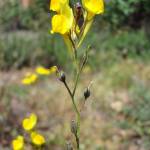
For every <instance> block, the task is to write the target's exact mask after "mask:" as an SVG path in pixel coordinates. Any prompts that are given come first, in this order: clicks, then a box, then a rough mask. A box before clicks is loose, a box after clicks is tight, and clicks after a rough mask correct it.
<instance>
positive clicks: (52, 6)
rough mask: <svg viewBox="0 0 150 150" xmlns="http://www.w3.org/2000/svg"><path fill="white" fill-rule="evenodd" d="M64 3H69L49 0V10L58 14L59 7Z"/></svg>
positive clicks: (66, 0)
mask: <svg viewBox="0 0 150 150" xmlns="http://www.w3.org/2000/svg"><path fill="white" fill-rule="evenodd" d="M65 3H69V1H68V0H51V2H50V10H53V11H56V12H59V11H60V9H61V6H62V5H64V4H65Z"/></svg>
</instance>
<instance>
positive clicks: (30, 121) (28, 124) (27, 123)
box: [22, 114, 37, 131]
mask: <svg viewBox="0 0 150 150" xmlns="http://www.w3.org/2000/svg"><path fill="white" fill-rule="evenodd" d="M36 123H37V116H36V115H35V114H31V115H30V116H29V117H28V118H25V119H24V120H23V121H22V126H23V128H24V129H25V130H26V131H30V130H32V129H33V128H34V127H35V125H36Z"/></svg>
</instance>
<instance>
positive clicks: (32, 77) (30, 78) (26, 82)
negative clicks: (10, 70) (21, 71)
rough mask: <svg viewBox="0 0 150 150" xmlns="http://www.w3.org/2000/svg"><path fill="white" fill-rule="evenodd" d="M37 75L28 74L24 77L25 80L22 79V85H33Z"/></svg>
mask: <svg viewBox="0 0 150 150" xmlns="http://www.w3.org/2000/svg"><path fill="white" fill-rule="evenodd" d="M37 78H38V77H37V75H36V74H34V73H33V74H31V73H28V74H27V75H26V76H25V78H24V79H22V81H21V82H22V84H24V85H30V84H33V83H35V82H36V80H37Z"/></svg>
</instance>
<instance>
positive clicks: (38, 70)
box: [36, 67, 50, 75]
mask: <svg viewBox="0 0 150 150" xmlns="http://www.w3.org/2000/svg"><path fill="white" fill-rule="evenodd" d="M36 73H37V74H40V75H49V74H50V70H49V69H47V68H44V67H37V68H36Z"/></svg>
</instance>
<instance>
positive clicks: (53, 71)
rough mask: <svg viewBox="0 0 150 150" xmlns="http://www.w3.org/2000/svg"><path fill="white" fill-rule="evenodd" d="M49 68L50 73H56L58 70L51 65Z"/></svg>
mask: <svg viewBox="0 0 150 150" xmlns="http://www.w3.org/2000/svg"><path fill="white" fill-rule="evenodd" d="M49 70H50V72H51V73H56V72H57V71H58V68H57V66H53V67H50V69H49Z"/></svg>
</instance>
